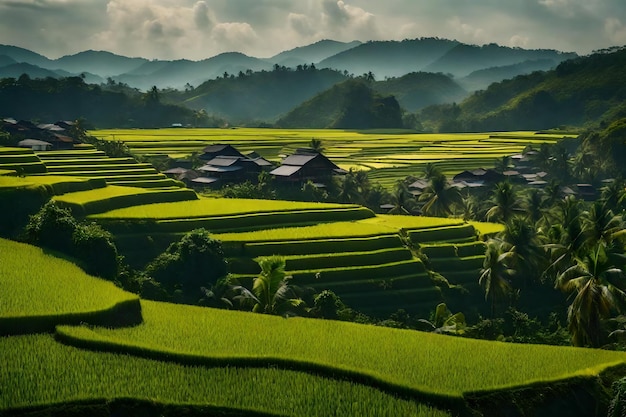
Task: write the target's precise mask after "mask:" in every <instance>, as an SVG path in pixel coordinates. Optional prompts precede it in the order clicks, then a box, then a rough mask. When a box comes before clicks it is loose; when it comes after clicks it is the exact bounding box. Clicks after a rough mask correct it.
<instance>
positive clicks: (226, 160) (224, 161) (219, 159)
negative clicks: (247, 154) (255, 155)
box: [206, 155, 244, 167]
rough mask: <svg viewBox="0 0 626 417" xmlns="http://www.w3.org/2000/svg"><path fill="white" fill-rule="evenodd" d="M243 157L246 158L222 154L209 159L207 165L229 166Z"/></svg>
mask: <svg viewBox="0 0 626 417" xmlns="http://www.w3.org/2000/svg"><path fill="white" fill-rule="evenodd" d="M241 159H244V158H241V157H240V156H226V155H220V156H216V157H215V158H213V159H211V160H210V161H208V162H207V163H206V165H212V166H218V167H229V166H232V165H234V164H236V163H237V162H239V160H241Z"/></svg>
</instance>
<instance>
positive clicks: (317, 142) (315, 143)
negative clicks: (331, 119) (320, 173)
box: [309, 138, 324, 153]
mask: <svg viewBox="0 0 626 417" xmlns="http://www.w3.org/2000/svg"><path fill="white" fill-rule="evenodd" d="M309 148H311V149H312V150H314V151H315V152H317V153H322V152H323V151H324V145H323V144H322V141H321V139H318V138H311V140H310V141H309Z"/></svg>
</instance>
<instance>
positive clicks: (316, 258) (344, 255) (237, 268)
mask: <svg viewBox="0 0 626 417" xmlns="http://www.w3.org/2000/svg"><path fill="white" fill-rule="evenodd" d="M411 259H413V254H412V253H411V251H410V250H408V249H406V248H401V247H398V248H390V249H380V250H375V251H365V252H340V253H321V254H317V255H306V256H288V257H286V258H285V261H286V268H287V270H290V271H293V270H310V269H315V267H319V266H323V267H324V268H340V267H357V266H370V265H380V264H383V263H392V262H399V261H408V260H411ZM228 263H229V265H230V272H232V273H234V274H254V273H258V272H259V265H258V264H257V263H256V262H255V261H254V259H252V258H250V257H239V258H230V259H229V260H228Z"/></svg>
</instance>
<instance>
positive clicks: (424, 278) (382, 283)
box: [307, 272, 433, 294]
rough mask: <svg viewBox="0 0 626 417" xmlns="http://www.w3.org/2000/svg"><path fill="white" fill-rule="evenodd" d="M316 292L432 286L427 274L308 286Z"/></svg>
mask: <svg viewBox="0 0 626 417" xmlns="http://www.w3.org/2000/svg"><path fill="white" fill-rule="evenodd" d="M307 286H308V287H311V288H313V289H315V290H317V291H322V290H331V291H333V292H335V293H336V294H351V293H364V292H370V291H381V290H390V289H393V290H408V289H416V288H430V287H432V286H433V283H432V281H431V280H430V278H429V276H428V274H427V273H425V272H424V273H419V274H411V275H402V276H396V277H390V278H386V279H368V280H365V281H364V280H356V281H341V282H327V283H321V284H309V285H307Z"/></svg>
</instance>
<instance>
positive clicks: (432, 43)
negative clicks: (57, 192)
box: [318, 38, 459, 79]
mask: <svg viewBox="0 0 626 417" xmlns="http://www.w3.org/2000/svg"><path fill="white" fill-rule="evenodd" d="M458 44H459V43H458V42H457V41H451V40H447V39H439V38H420V39H413V40H403V41H371V42H367V43H364V44H361V45H359V46H357V47H354V48H352V49H349V50H346V51H344V52H341V53H338V54H337V55H334V56H332V57H330V58H327V59H324V60H323V61H321V62H320V63H319V65H318V66H319V67H322V68H334V69H338V70H347V71H348V72H351V73H352V74H355V75H361V74H364V73H368V72H373V73H374V75H375V76H376V77H377V78H379V79H380V78H384V77H398V76H402V75H404V74H408V73H411V72H415V71H420V70H422V69H423V68H424V67H426V66H427V65H429V64H431V63H432V62H434V61H436V60H437V59H439V58H440V57H442V56H443V55H445V54H446V53H447V52H448V51H449V50H450V49H452V48H454V47H455V46H456V45H458Z"/></svg>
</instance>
